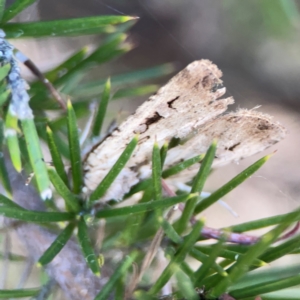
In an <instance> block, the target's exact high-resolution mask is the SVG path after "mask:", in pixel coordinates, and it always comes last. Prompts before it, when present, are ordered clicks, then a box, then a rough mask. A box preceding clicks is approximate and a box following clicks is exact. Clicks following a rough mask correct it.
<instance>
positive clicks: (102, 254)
mask: <svg viewBox="0 0 300 300" xmlns="http://www.w3.org/2000/svg"><path fill="white" fill-rule="evenodd" d="M34 2H35V0H17V1H14V3H13V4H12V5H11V6H9V7H6V6H5V1H3V0H0V17H1V16H2V19H1V28H2V29H3V30H4V31H5V33H6V36H7V38H12V39H17V38H19V37H21V38H28V37H30V38H40V37H56V36H60V37H67V36H81V35H89V34H97V35H101V36H102V37H103V38H102V39H101V42H100V43H99V45H97V46H96V48H95V50H94V51H93V52H91V53H88V51H87V47H84V48H82V49H80V50H79V51H77V52H76V53H75V54H73V55H72V56H70V57H69V58H68V59H66V60H65V61H64V62H62V63H61V64H60V65H58V66H56V67H55V68H53V69H52V70H50V71H48V72H47V73H45V74H44V76H45V77H46V78H47V79H48V80H49V82H51V84H52V85H53V87H54V88H56V89H58V90H59V91H60V92H61V96H62V98H63V101H64V102H67V103H66V104H67V105H66V108H67V109H66V110H63V109H62V108H61V106H60V105H59V104H58V103H57V99H55V97H53V96H52V94H51V93H50V92H49V90H48V89H47V87H46V86H45V85H44V84H43V83H42V82H41V81H38V80H36V81H34V82H31V83H30V90H29V91H28V92H29V93H30V97H31V99H30V109H32V111H33V115H34V119H33V118H32V119H28V118H27V119H26V118H25V119H19V118H18V116H15V115H13V114H11V112H10V110H9V108H8V107H9V103H10V101H11V94H12V93H13V92H14V91H11V90H9V89H8V88H7V83H8V82H7V78H8V76H9V72H10V70H11V68H12V66H13V64H9V63H3V64H1V66H0V179H1V184H2V187H3V192H2V193H1V194H0V215H1V216H4V217H6V218H8V219H11V220H10V223H7V224H11V225H10V226H12V227H13V226H14V224H16V226H18V224H31V223H34V224H33V225H31V226H34V228H37V226H38V228H41V227H42V230H43V231H44V232H48V231H49V232H51V233H52V234H53V232H55V234H56V237H54V238H53V239H52V240H51V242H50V243H49V244H48V245H46V246H45V245H42V246H43V247H42V249H43V251H42V252H43V253H41V254H39V257H38V265H39V266H41V267H44V266H47V268H50V267H53V266H56V267H57V268H59V263H57V262H59V261H61V260H62V257H63V256H60V255H66V254H62V253H63V252H66V251H63V250H64V249H66V248H64V247H65V246H66V245H67V244H68V243H73V244H75V245H76V243H77V245H76V246H78V249H81V253H80V252H79V253H80V255H81V256H82V258H83V261H84V265H85V266H86V268H87V270H88V272H86V274H90V275H87V276H92V275H91V274H94V275H95V276H98V277H99V276H100V279H99V278H97V282H104V283H103V284H102V287H101V289H100V290H97V291H94V299H97V300H100V299H101V300H106V299H116V300H118V299H124V297H125V296H127V297H128V299H143V300H144V299H146V300H147V299H152V300H158V299H168V300H175V299H177V300H184V299H192V300H194V299H195V300H196V299H202V300H203V299H205V300H208V299H214V300H217V299H218V300H219V299H225V295H226V294H227V293H229V294H230V296H231V297H233V299H235V300H238V299H241V300H242V299H244V300H245V299H249V300H250V299H252V300H254V299H255V297H257V296H261V298H262V299H300V290H299V288H298V287H297V286H299V284H300V277H299V267H300V265H299V263H297V260H295V264H294V265H293V266H281V267H277V268H273V267H272V266H271V267H268V268H264V266H265V265H266V264H270V263H271V262H273V261H275V260H278V259H280V258H282V257H285V256H287V255H299V253H300V241H299V238H298V237H292V238H290V239H289V240H284V241H282V242H281V243H280V244H276V245H273V243H274V242H275V241H277V239H278V237H279V236H280V235H281V234H282V233H283V232H284V231H285V230H286V229H287V228H288V227H289V226H292V225H293V223H295V222H298V221H300V212H299V210H296V211H294V212H291V213H287V214H282V215H278V216H273V217H268V218H264V219H261V220H254V221H251V222H247V223H241V224H237V225H234V226H231V227H229V228H224V229H223V230H219V231H215V232H217V233H218V238H219V241H217V242H215V243H210V244H209V243H206V241H205V243H204V242H203V240H205V239H207V237H206V236H204V235H202V233H203V231H204V229H206V230H207V227H205V224H204V221H202V220H201V221H197V220H196V218H195V217H196V215H197V214H200V213H202V212H204V211H205V210H206V209H207V208H209V207H210V206H211V205H213V204H214V203H215V202H216V201H218V200H219V199H220V198H223V197H224V196H225V195H227V194H228V193H229V192H230V191H232V190H233V189H234V188H236V187H238V186H240V185H241V184H242V183H243V182H244V181H245V180H247V179H248V178H249V177H250V176H252V175H253V174H254V173H255V172H256V171H257V170H258V169H259V168H261V167H262V166H263V165H264V163H265V162H266V161H267V160H268V159H269V158H270V155H267V156H265V157H263V158H261V159H260V160H258V161H257V162H255V163H253V164H252V165H251V166H249V167H248V168H247V169H246V170H244V171H242V172H241V173H240V174H237V175H236V176H235V177H234V178H233V179H231V180H229V181H228V182H227V183H226V184H224V185H223V186H221V187H219V188H218V189H217V190H216V191H214V192H212V193H211V195H210V196H208V197H206V198H201V192H202V191H203V189H204V186H205V184H206V181H207V179H208V178H209V174H210V173H211V171H212V164H213V161H214V158H215V153H216V148H217V141H214V142H212V144H211V146H210V148H209V149H208V151H207V153H198V155H196V156H195V157H192V158H189V159H186V160H184V161H180V162H177V163H176V164H174V165H172V166H171V167H168V168H166V167H164V163H165V161H166V159H167V158H168V151H169V150H170V149H171V148H173V147H176V146H178V144H179V143H180V140H179V139H178V138H175V137H174V138H173V139H172V140H171V141H169V144H168V143H167V141H166V143H165V144H164V145H158V144H157V143H155V144H154V145H151V146H153V150H152V158H150V162H149V164H151V166H152V174H151V176H149V178H146V179H144V180H142V181H140V182H138V183H137V184H135V185H134V186H132V187H131V190H130V191H129V192H128V193H127V194H126V195H125V196H124V197H123V199H111V200H110V201H107V202H105V203H103V201H102V200H103V197H104V196H105V195H107V192H108V190H109V188H110V187H111V186H112V185H113V184H114V183H115V181H116V179H117V177H118V176H119V175H120V173H121V172H122V171H123V169H124V167H125V166H126V164H127V163H128V161H129V160H130V159H131V158H132V156H133V155H135V153H136V152H135V151H136V149H138V147H139V137H138V136H132V139H131V141H130V142H128V144H126V145H119V146H120V149H122V150H120V155H119V158H118V160H117V161H116V162H115V163H114V164H113V166H112V167H111V169H110V170H109V171H108V172H107V174H106V175H105V176H104V177H103V179H102V180H101V181H100V180H98V181H97V183H98V185H97V187H96V188H95V189H94V190H93V191H91V193H89V194H85V192H86V191H85V184H84V181H85V175H86V174H85V172H86V170H85V169H84V166H85V164H84V162H85V160H86V157H85V155H84V149H85V148H86V146H87V147H88V148H92V146H93V142H94V140H95V139H97V138H98V137H99V136H106V135H109V134H110V132H108V131H107V129H106V127H105V126H106V125H105V124H106V122H105V121H106V112H107V107H108V105H109V103H110V101H119V100H120V99H123V98H125V97H126V98H128V97H131V98H134V97H136V96H143V95H147V94H149V93H153V92H154V91H156V90H157V86H156V85H154V84H151V83H150V84H149V81H151V80H154V79H156V78H159V77H161V76H165V75H168V74H170V73H172V72H173V71H174V70H175V66H174V65H173V64H164V65H159V66H155V67H152V68H148V69H143V70H135V71H131V72H127V73H118V72H117V71H115V70H114V75H113V76H111V77H109V79H107V76H106V77H105V76H104V75H103V76H102V77H99V78H96V79H93V80H90V81H86V80H85V81H83V79H84V78H86V77H87V76H86V75H87V74H88V73H89V71H90V70H92V69H95V68H99V67H102V66H103V65H104V64H108V63H109V62H110V61H111V60H115V59H117V58H118V57H119V56H121V55H123V54H125V53H127V52H128V51H130V50H131V48H132V45H131V44H130V43H128V42H126V38H127V36H128V32H129V30H130V28H131V27H132V26H133V25H134V24H135V22H136V18H135V17H131V16H123V15H122V16H94V17H85V18H77V19H69V20H52V21H46V22H28V23H11V22H10V23H8V21H10V20H11V19H12V18H13V17H15V16H16V15H17V14H18V13H20V12H22V11H23V10H24V9H25V8H27V7H28V6H30V5H31V4H32V3H34ZM275 2H276V5H274V7H273V10H274V11H276V14H278V13H279V12H280V10H281V9H279V8H282V11H283V14H284V16H285V18H286V19H292V18H296V17H297V13H296V9H295V3H294V2H293V1H290V2H289V4H287V3H286V1H275ZM261 7H262V9H263V10H265V11H266V12H267V10H266V6H264V5H262V6H261ZM274 20H275V19H274ZM275 21H276V22H277V19H276V20H275ZM275 21H274V23H272V24H273V25H272V24H269V25H268V26H271V25H272V26H275V25H276V24H277V23H276V22H275ZM276 26H277V25H276ZM105 67H106V69H107V66H106V65H105ZM145 81H148V82H145ZM69 99H71V100H69ZM95 99H101V101H100V100H99V104H98V107H97V109H96V110H95V114H94V115H95V118H94V120H88V121H87V119H86V118H87V117H88V115H89V112H90V110H89V107H90V105H91V103H92V102H94V101H95ZM67 100H68V101H67ZM46 111H47V112H46ZM48 111H50V112H52V113H53V114H48ZM49 115H51V117H48V116H49ZM86 123H87V124H92V125H90V134H89V135H88V137H87V141H86V142H85V144H83V145H81V143H80V133H81V132H83V131H84V128H85V126H84V124H86ZM116 130H118V129H116ZM112 134H113V133H112ZM42 142H43V143H42ZM100 143H101V141H100ZM42 144H43V152H42V150H41V145H42ZM45 153H47V154H48V155H47V157H51V159H50V161H47V162H46V161H45V159H44V154H45ZM8 157H10V161H11V163H12V165H13V167H14V169H15V170H16V171H17V172H19V173H22V176H23V177H29V178H31V177H32V178H33V179H32V182H31V184H32V185H33V186H34V187H35V188H36V190H38V191H39V192H40V194H42V195H43V192H44V193H45V192H47V193H48V194H47V195H45V196H49V195H50V194H51V191H52V194H53V198H52V199H51V201H49V202H46V204H49V205H48V206H47V205H46V207H45V208H44V210H43V208H39V209H38V208H37V209H32V208H31V207H35V206H34V205H33V206H30V205H29V206H28V205H25V204H24V207H23V202H18V203H16V202H14V200H15V199H14V197H13V195H14V194H15V193H16V194H18V191H17V192H16V190H15V187H14V186H13V185H12V183H11V182H12V181H11V179H13V178H12V176H13V175H11V173H10V171H9V166H8V165H7V161H8V160H9V159H8ZM107 159H108V160H109V157H108V158H107ZM195 165H199V170H198V173H197V175H196V176H195V178H194V179H193V180H192V181H191V182H188V183H187V184H188V185H190V186H191V191H190V192H186V191H180V190H178V191H177V194H173V193H172V194H171V192H170V191H168V193H167V191H166V188H165V186H164V184H165V182H164V180H166V179H170V178H171V177H172V176H174V175H176V174H179V173H180V172H182V171H184V170H185V171H187V170H188V168H190V167H195ZM131 167H132V166H131ZM137 167H139V166H137ZM133 168H134V167H133ZM50 182H51V185H50ZM183 183H185V182H183ZM49 186H51V190H49ZM27 188H28V187H24V190H22V193H23V194H22V195H23V196H22V197H26V195H27V194H26V189H27ZM24 191H25V192H24ZM49 191H50V194H49ZM30 200H31V201H34V200H32V199H30ZM116 200H118V201H119V202H118V201H116ZM127 200H128V202H126V201H127ZM123 202H124V203H123ZM24 203H25V201H24ZM50 204H51V205H50ZM183 205H185V206H184V207H183ZM176 210H177V211H180V210H181V211H180V217H178V219H177V221H176V222H175V221H174V218H173V217H174V216H173V212H174V211H176ZM104 224H105V225H104ZM269 226H275V227H274V228H273V229H271V230H270V231H269V232H268V233H266V234H265V235H263V236H262V237H261V238H260V239H257V241H256V243H254V244H252V245H247V244H244V245H242V244H235V245H233V244H231V243H228V242H227V239H228V238H229V237H230V236H231V233H241V234H244V233H245V232H246V231H249V230H257V229H261V228H265V227H269ZM28 228H31V227H28ZM99 228H100V229H102V233H101V243H100V242H99V241H98V240H97V238H98V235H97V234H95V231H96V230H95V229H99ZM95 236H96V237H95ZM41 240H43V239H41ZM29 242H32V243H33V242H35V241H34V237H33V240H32V241H29ZM73 244H72V245H73ZM157 252H158V254H157ZM161 252H164V253H163V255H160V254H161ZM149 254H150V255H153V257H154V261H153V262H152V263H151V264H150V265H149V266H148V267H147V268H146V269H145V270H141V269H142V268H141V266H142V265H143V263H144V259H145V258H147V257H148V255H149ZM156 254H157V255H156ZM67 255H69V256H70V258H71V261H72V262H73V253H72V251H69V253H67ZM58 256H59V258H58ZM159 257H160V258H159ZM57 258H58V259H57ZM63 258H64V259H65V258H66V257H63ZM77 258H78V257H77ZM148 258H149V257H148ZM0 259H3V260H4V262H7V261H8V262H9V263H13V262H14V261H15V260H16V261H17V260H18V261H24V260H25V259H26V258H25V257H21V258H20V257H19V256H16V255H14V254H13V253H10V252H9V253H4V252H3V253H0ZM191 259H193V260H194V261H195V262H196V267H195V268H194V267H192V265H191V264H190V262H191ZM161 260H162V261H163V263H161ZM103 261H104V262H103ZM74 264H76V259H74ZM47 268H45V272H47ZM102 268H103V269H104V268H105V272H104V271H103V272H102ZM157 270H159V272H157ZM140 271H141V274H139V272H140ZM142 271H143V272H142ZM42 272H44V269H43V270H42ZM64 272H66V274H67V273H68V270H64ZM158 273H159V274H158ZM107 274H109V275H107ZM154 274H156V275H155V276H156V277H155V280H154V281H153V280H151V278H152V277H153V276H154ZM157 274H158V275H157ZM61 276H64V275H63V274H61ZM105 276H106V277H105ZM66 277H67V275H66ZM54 279H55V280H58V279H57V278H54ZM136 279H138V280H136ZM65 280H67V278H65ZM170 282H175V284H174V285H173V290H172V294H170V295H166V297H167V298H161V296H160V292H161V291H162V289H163V288H164V286H166V284H167V285H169V284H170ZM43 288H44V286H43V285H42V284H41V286H40V287H38V288H31V289H23V288H20V289H14V290H13V289H10V290H9V289H6V290H0V299H7V298H25V297H36V298H34V299H42V298H40V295H41V293H42V291H43ZM85 288H86V289H87V290H89V289H90V288H91V287H90V286H86V287H85ZM131 288H132V293H131V294H130V295H129V294H128V293H129V291H130V289H131ZM52 292H53V291H51V293H52ZM54 297H55V296H54V295H52V298H51V299H54ZM222 297H223V298H222ZM43 299H44V298H43Z"/></svg>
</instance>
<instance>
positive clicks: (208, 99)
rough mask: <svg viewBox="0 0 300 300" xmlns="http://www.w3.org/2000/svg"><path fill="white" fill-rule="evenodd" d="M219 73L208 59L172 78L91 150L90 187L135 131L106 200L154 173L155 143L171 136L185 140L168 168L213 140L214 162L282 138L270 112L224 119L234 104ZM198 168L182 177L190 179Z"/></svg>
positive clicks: (87, 177)
mask: <svg viewBox="0 0 300 300" xmlns="http://www.w3.org/2000/svg"><path fill="white" fill-rule="evenodd" d="M221 76H222V73H221V71H220V70H219V69H218V68H217V67H216V66H215V65H214V64H212V63H211V62H210V61H208V60H200V61H195V62H193V63H191V64H189V65H188V66H187V67H186V68H185V69H183V70H182V71H181V72H179V73H178V74H177V75H176V76H174V77H173V78H172V79H171V80H170V81H169V82H168V83H167V84H166V85H164V86H163V87H162V88H160V89H159V91H158V92H157V93H156V94H155V95H153V96H151V97H150V98H149V99H148V101H146V102H144V103H143V104H142V105H141V106H140V107H139V108H138V109H137V110H136V112H135V113H134V114H133V115H131V116H130V117H129V118H128V119H127V120H126V121H125V122H123V123H122V124H121V125H120V126H119V127H118V128H117V129H116V130H115V131H114V132H113V133H112V135H111V136H110V137H108V138H107V139H106V140H105V141H104V142H102V143H101V144H100V145H99V146H98V147H96V148H95V149H94V150H93V151H92V152H91V153H90V154H89V156H88V157H87V159H86V162H85V166H84V168H85V185H86V191H87V192H88V193H89V192H90V191H92V190H94V189H95V188H96V187H97V185H98V184H99V183H100V182H101V180H102V179H103V178H104V176H105V175H106V174H107V173H108V171H109V170H110V168H111V167H112V166H113V164H114V163H115V162H116V160H117V159H118V157H119V156H120V154H121V153H122V151H123V150H124V148H125V146H126V145H127V144H128V143H129V141H130V140H131V139H132V137H133V136H134V135H135V134H139V144H138V146H137V149H136V150H135V152H134V154H133V156H132V157H131V159H130V161H129V162H128V164H127V165H126V167H125V168H124V169H123V170H122V171H121V173H120V174H119V176H118V177H117V179H116V181H115V182H114V183H113V185H112V186H111V187H110V189H109V190H108V192H107V194H106V195H105V197H104V198H103V199H101V200H103V201H105V200H108V199H121V198H122V196H123V195H124V194H125V193H127V192H128V191H129V189H130V188H131V187H132V186H133V185H134V184H136V183H137V182H138V181H139V180H140V178H145V177H147V176H150V174H151V163H150V160H151V154H152V147H153V144H154V141H156V142H157V143H158V144H159V145H160V146H162V145H163V144H164V142H166V141H167V142H168V141H170V140H171V139H172V138H173V137H178V138H180V139H183V140H187V141H186V142H185V143H184V144H183V145H180V146H178V147H175V148H173V149H171V150H170V151H169V153H168V156H167V160H166V164H165V167H166V168H167V167H169V166H171V165H173V164H174V163H176V162H179V161H181V160H184V159H188V158H190V157H193V156H195V155H198V154H200V153H204V152H206V150H207V149H208V147H209V145H210V143H211V142H212V140H213V139H214V138H217V139H218V151H217V159H216V161H215V165H222V164H225V163H228V162H230V161H238V160H239V159H241V158H243V157H247V156H250V155H253V154H255V153H257V152H259V151H262V150H264V149H266V148H267V147H269V146H271V145H272V144H274V143H276V142H278V141H280V140H281V139H282V138H283V137H284V135H285V130H284V128H283V127H282V126H281V125H279V124H278V123H275V122H272V121H271V118H270V117H268V116H266V115H263V114H260V113H257V112H254V111H245V110H241V111H239V112H237V113H231V114H228V115H224V116H221V117H220V115H221V114H222V113H224V112H225V111H226V110H227V106H228V105H230V104H232V103H233V102H234V101H233V99H232V98H224V99H220V97H221V96H223V95H224V93H225V91H226V89H225V88H224V87H223V86H222V81H221V79H220V78H221ZM197 167H199V166H195V167H193V168H191V169H190V170H189V172H187V171H185V172H184V173H183V174H182V175H181V177H180V179H181V180H184V181H185V182H186V181H188V180H189V179H191V178H192V177H193V176H194V175H195V172H196V169H197ZM183 175H184V177H183ZM173 179H174V178H173Z"/></svg>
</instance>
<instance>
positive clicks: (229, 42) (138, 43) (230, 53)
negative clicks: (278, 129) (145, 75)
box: [8, 0, 300, 227]
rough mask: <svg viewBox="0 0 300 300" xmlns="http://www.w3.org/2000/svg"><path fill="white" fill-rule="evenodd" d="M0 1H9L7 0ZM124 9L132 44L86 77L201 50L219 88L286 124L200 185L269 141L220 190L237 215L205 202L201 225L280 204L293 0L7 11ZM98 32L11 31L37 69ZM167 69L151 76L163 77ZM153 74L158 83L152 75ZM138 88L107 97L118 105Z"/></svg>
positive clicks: (284, 190)
mask: <svg viewBox="0 0 300 300" xmlns="http://www.w3.org/2000/svg"><path fill="white" fill-rule="evenodd" d="M8 3H9V2H8ZM104 14H107V15H112V14H117V15H123V14H124V15H134V16H138V17H139V20H138V22H137V23H136V24H135V26H133V28H132V30H131V34H130V36H129V38H128V40H129V41H130V42H131V43H132V44H134V49H133V50H132V51H131V52H129V53H128V54H126V55H125V56H123V57H122V58H120V59H118V60H117V61H115V62H114V63H113V64H109V65H106V66H105V67H104V68H103V67H101V69H97V70H93V72H92V73H91V74H89V75H88V76H87V78H86V80H87V81H88V80H89V79H90V78H91V76H92V77H93V78H94V79H97V78H101V79H102V78H105V76H108V75H112V74H118V73H123V72H128V71H133V70H138V69H144V68H148V67H153V66H155V65H159V64H163V63H166V62H171V63H175V65H176V68H177V69H178V71H179V70H180V69H181V68H184V67H185V66H186V65H187V64H188V63H190V62H192V61H193V60H197V59H202V58H206V59H210V60H212V61H213V62H214V63H216V64H217V65H218V67H219V68H220V69H221V70H222V71H223V73H224V76H223V80H224V85H225V86H226V87H227V95H230V96H233V97H234V99H235V101H236V104H235V107H233V108H231V109H236V108H239V107H243V108H248V109H253V108H254V107H257V106H261V107H260V108H259V110H260V111H262V112H266V113H268V114H270V115H273V116H274V118H275V119H276V120H277V121H279V122H280V123H282V124H283V125H284V126H285V127H286V128H287V129H288V136H287V138H286V139H285V140H284V141H283V142H281V143H280V144H277V145H275V146H274V147H273V148H272V149H268V150H267V151H266V153H263V154H262V153H260V154H259V155H257V156H256V157H253V158H249V159H246V160H245V161H242V162H241V163H240V164H239V165H229V166H226V167H223V168H222V169H220V170H216V171H215V172H214V173H213V174H212V176H211V178H210V180H209V184H208V185H207V186H206V191H208V192H210V191H213V190H214V189H215V188H217V187H218V186H220V185H221V184H222V183H225V182H227V181H228V180H230V179H231V178H232V177H234V176H235V175H236V174H238V172H240V171H241V170H243V169H244V168H246V167H247V166H249V165H250V164H251V163H252V162H254V161H255V160H257V159H258V158H260V157H262V156H263V155H264V154H268V153H272V152H273V151H275V150H278V151H277V153H276V155H274V156H273V157H272V158H271V159H270V161H269V162H267V164H266V165H264V167H263V168H262V169H260V170H259V171H258V173H257V174H256V175H254V176H253V177H252V178H250V179H249V180H248V181H247V182H245V183H244V184H243V185H242V186H240V187H239V188H237V189H236V190H234V191H233V192H232V193H231V194H230V195H228V196H226V198H225V199H223V200H226V202H227V203H228V204H230V206H231V207H232V208H233V209H234V210H235V211H236V212H237V214H238V215H239V217H238V218H236V217H234V216H233V215H232V214H230V213H229V212H228V211H227V210H225V209H224V208H223V207H221V206H219V205H215V206H214V207H213V208H212V209H210V210H209V211H207V212H205V217H206V220H207V224H208V225H209V226H214V227H220V226H228V225H231V224H235V223H240V222H242V221H248V220H253V219H257V218H261V217H267V216H271V215H275V214H278V213H285V212H288V211H290V210H292V209H293V208H294V207H297V206H299V204H300V199H299V193H300V184H299V182H300V170H299V167H300V151H299V149H300V134H299V132H300V118H299V113H300V1H298V0H248V1H238V0H222V1H220V0H188V1H180V0H164V1H161V0H141V1H139V0H122V1H120V0H106V1H102V0H101V1H100V0H85V1H80V0H60V1H47V0H40V1H38V2H37V3H36V4H34V5H33V6H31V7H30V8H28V9H27V10H26V11H25V12H24V13H22V15H20V16H19V17H18V19H17V20H15V21H23V22H24V21H34V20H54V19H65V18H75V17H86V16H94V15H104ZM99 39H101V38H99V37H98V36H84V37H82V38H51V39H46V40H45V39H41V40H39V41H35V40H27V39H23V40H18V41H16V42H15V41H14V40H12V41H11V43H13V44H14V45H15V46H16V47H17V48H19V49H20V50H21V51H22V52H24V53H25V54H26V55H27V56H29V57H30V58H31V59H32V60H33V61H34V62H35V63H36V64H37V65H38V66H39V67H40V68H41V70H43V71H46V70H48V69H49V68H52V67H54V66H56V65H57V64H58V63H59V62H62V61H63V60H64V59H66V58H67V57H68V56H70V55H71V54H72V53H74V52H76V51H77V50H79V49H80V48H81V47H82V46H84V45H86V44H90V45H93V44H94V43H96V42H98V41H99ZM170 77H171V75H170V76H168V77H165V78H163V79H161V80H160V82H159V84H163V83H164V82H166V80H167V79H168V78H170ZM155 83H158V82H157V81H156V82H155ZM145 99H146V98H145V97H143V98H142V99H137V100H136V101H135V102H134V101H132V99H131V100H130V101H125V100H124V101H123V100H122V102H118V103H114V104H113V105H112V106H111V107H110V115H112V116H113V115H115V114H117V113H118V112H120V110H122V111H125V112H126V114H127V115H128V114H129V113H130V112H132V111H133V110H134V108H135V107H136V106H137V105H138V104H139V103H141V102H143V101H144V100H145Z"/></svg>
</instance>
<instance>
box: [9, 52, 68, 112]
mask: <svg viewBox="0 0 300 300" xmlns="http://www.w3.org/2000/svg"><path fill="white" fill-rule="evenodd" d="M15 57H16V58H17V59H18V60H19V61H20V62H22V63H23V64H24V65H25V66H26V67H27V68H28V69H29V70H30V71H31V72H32V73H33V74H34V75H35V76H36V77H37V78H38V79H39V80H40V81H41V82H42V83H43V84H44V86H45V87H46V88H47V89H48V90H49V92H50V93H51V95H52V96H53V97H54V99H55V100H56V101H57V103H58V104H59V105H60V107H61V108H62V109H63V110H64V111H65V110H66V109H67V107H66V104H65V102H64V100H63V99H62V97H61V95H60V93H59V92H58V91H57V90H56V88H55V87H54V86H53V84H52V83H51V82H50V81H49V80H48V79H47V78H46V77H45V76H44V75H43V73H42V72H41V71H40V70H39V68H38V67H37V66H36V65H35V63H34V62H33V61H32V60H31V59H30V58H28V57H27V56H26V55H25V54H23V53H22V52H21V51H19V50H18V51H16V52H15Z"/></svg>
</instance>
